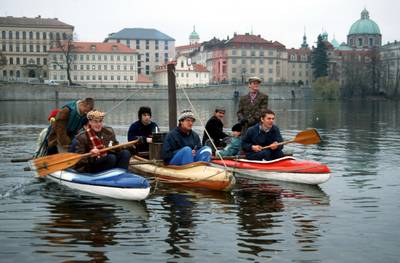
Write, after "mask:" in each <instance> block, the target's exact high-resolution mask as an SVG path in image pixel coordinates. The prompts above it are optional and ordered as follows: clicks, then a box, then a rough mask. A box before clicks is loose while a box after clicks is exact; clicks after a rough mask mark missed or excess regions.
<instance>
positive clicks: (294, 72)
mask: <svg viewBox="0 0 400 263" xmlns="http://www.w3.org/2000/svg"><path fill="white" fill-rule="evenodd" d="M298 75H299V77H302V76H303V72H302V71H299V74H298ZM305 75H306V77H308V71H306V72H305ZM295 76H296V71H292V77H295Z"/></svg>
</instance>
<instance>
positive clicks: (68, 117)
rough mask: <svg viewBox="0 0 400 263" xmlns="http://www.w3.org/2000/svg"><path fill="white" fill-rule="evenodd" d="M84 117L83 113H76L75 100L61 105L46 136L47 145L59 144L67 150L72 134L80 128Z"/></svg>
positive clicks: (76, 132)
mask: <svg viewBox="0 0 400 263" xmlns="http://www.w3.org/2000/svg"><path fill="white" fill-rule="evenodd" d="M84 118H85V114H82V115H80V114H79V113H78V105H77V102H76V101H74V102H71V103H69V104H67V105H65V106H63V108H62V109H61V111H60V112H59V113H58V114H57V117H56V121H55V122H54V123H53V124H52V126H51V131H50V134H49V138H48V145H49V147H52V146H56V145H60V146H62V147H64V148H65V149H66V150H67V149H68V147H69V145H70V144H71V141H72V139H73V138H74V136H75V135H76V134H78V132H79V130H80V129H81V128H82V126H83V120H84Z"/></svg>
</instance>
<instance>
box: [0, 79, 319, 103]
mask: <svg viewBox="0 0 400 263" xmlns="http://www.w3.org/2000/svg"><path fill="white" fill-rule="evenodd" d="M260 90H261V91H262V92H265V93H267V94H268V95H269V97H270V99H284V100H286V99H308V98H311V96H312V92H311V88H310V87H308V86H303V87H297V86H261V88H260ZM185 91H186V93H187V95H188V96H189V97H190V99H192V100H215V99H226V100H231V99H234V98H236V97H238V96H241V95H243V94H246V93H247V92H248V88H247V86H232V85H215V86H214V85H213V86H208V87H196V88H185ZM86 97H93V98H95V99H96V100H123V99H126V98H128V99H129V100H166V99H168V89H167V88H113V89H111V88H86V87H68V86H50V85H44V84H20V83H18V84H17V83H0V100H3V101H5V100H6V101H19V100H21V101H24V100H30V101H31V100H33V101H34V100H74V99H77V98H86ZM177 97H178V99H180V98H184V93H183V92H182V90H181V89H179V88H178V90H177Z"/></svg>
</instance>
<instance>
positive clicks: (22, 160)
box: [11, 157, 33, 163]
mask: <svg viewBox="0 0 400 263" xmlns="http://www.w3.org/2000/svg"><path fill="white" fill-rule="evenodd" d="M32 159H33V157H27V158H22V159H11V162H12V163H25V162H27V161H30V160H32Z"/></svg>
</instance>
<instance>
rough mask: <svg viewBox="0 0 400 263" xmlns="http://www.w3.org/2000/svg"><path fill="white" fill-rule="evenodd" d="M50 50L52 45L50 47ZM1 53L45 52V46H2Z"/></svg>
mask: <svg viewBox="0 0 400 263" xmlns="http://www.w3.org/2000/svg"><path fill="white" fill-rule="evenodd" d="M50 48H52V45H50ZM2 51H3V52H14V51H15V52H47V45H26V44H15V45H13V44H9V45H8V49H7V44H2Z"/></svg>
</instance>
